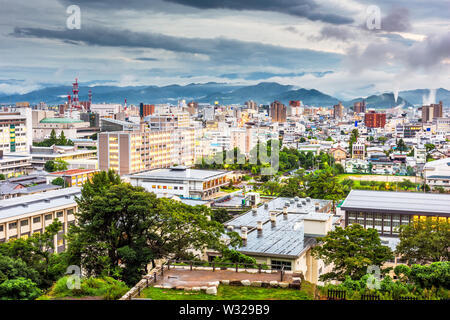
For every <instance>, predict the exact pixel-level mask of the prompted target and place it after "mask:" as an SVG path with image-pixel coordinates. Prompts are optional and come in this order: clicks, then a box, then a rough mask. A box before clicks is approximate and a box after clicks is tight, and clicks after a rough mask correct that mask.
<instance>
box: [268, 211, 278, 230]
mask: <svg viewBox="0 0 450 320" xmlns="http://www.w3.org/2000/svg"><path fill="white" fill-rule="evenodd" d="M270 222H271V223H272V227H275V226H276V224H277V213H276V212H271V213H270Z"/></svg>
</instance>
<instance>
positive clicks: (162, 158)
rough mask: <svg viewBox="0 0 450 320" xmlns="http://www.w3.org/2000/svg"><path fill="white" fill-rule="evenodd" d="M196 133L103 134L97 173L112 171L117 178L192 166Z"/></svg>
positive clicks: (101, 134) (100, 136) (153, 131)
mask: <svg viewBox="0 0 450 320" xmlns="http://www.w3.org/2000/svg"><path fill="white" fill-rule="evenodd" d="M194 154H195V129H194V128H183V129H176V130H164V131H156V130H148V129H146V130H140V131H121V132H103V133H100V134H99V136H98V162H99V169H100V170H105V171H106V170H108V169H112V170H114V171H116V172H117V173H119V174H120V175H126V174H132V173H136V172H141V171H146V170H150V169H155V168H167V167H170V166H172V165H174V164H177V165H187V166H189V165H192V164H194Z"/></svg>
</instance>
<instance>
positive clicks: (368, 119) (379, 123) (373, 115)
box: [364, 111, 386, 128]
mask: <svg viewBox="0 0 450 320" xmlns="http://www.w3.org/2000/svg"><path fill="white" fill-rule="evenodd" d="M364 124H365V125H366V127H368V128H384V126H385V125H386V113H377V112H375V111H369V112H367V113H366V114H365V116H364Z"/></svg>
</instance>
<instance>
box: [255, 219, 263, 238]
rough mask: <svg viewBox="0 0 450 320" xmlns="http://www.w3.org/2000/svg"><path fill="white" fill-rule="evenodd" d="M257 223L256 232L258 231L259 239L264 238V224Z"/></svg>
mask: <svg viewBox="0 0 450 320" xmlns="http://www.w3.org/2000/svg"><path fill="white" fill-rule="evenodd" d="M256 223H257V225H256V230H258V238H259V237H262V229H263V223H262V221H257V222H256Z"/></svg>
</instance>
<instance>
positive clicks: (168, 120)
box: [145, 112, 190, 131]
mask: <svg viewBox="0 0 450 320" xmlns="http://www.w3.org/2000/svg"><path fill="white" fill-rule="evenodd" d="M145 120H146V121H147V122H148V125H149V128H150V130H152V131H153V130H156V131H167V130H175V129H178V128H188V127H189V125H190V118H189V113H188V112H179V113H172V114H160V115H156V114H155V115H150V116H148V117H146V118H145Z"/></svg>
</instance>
